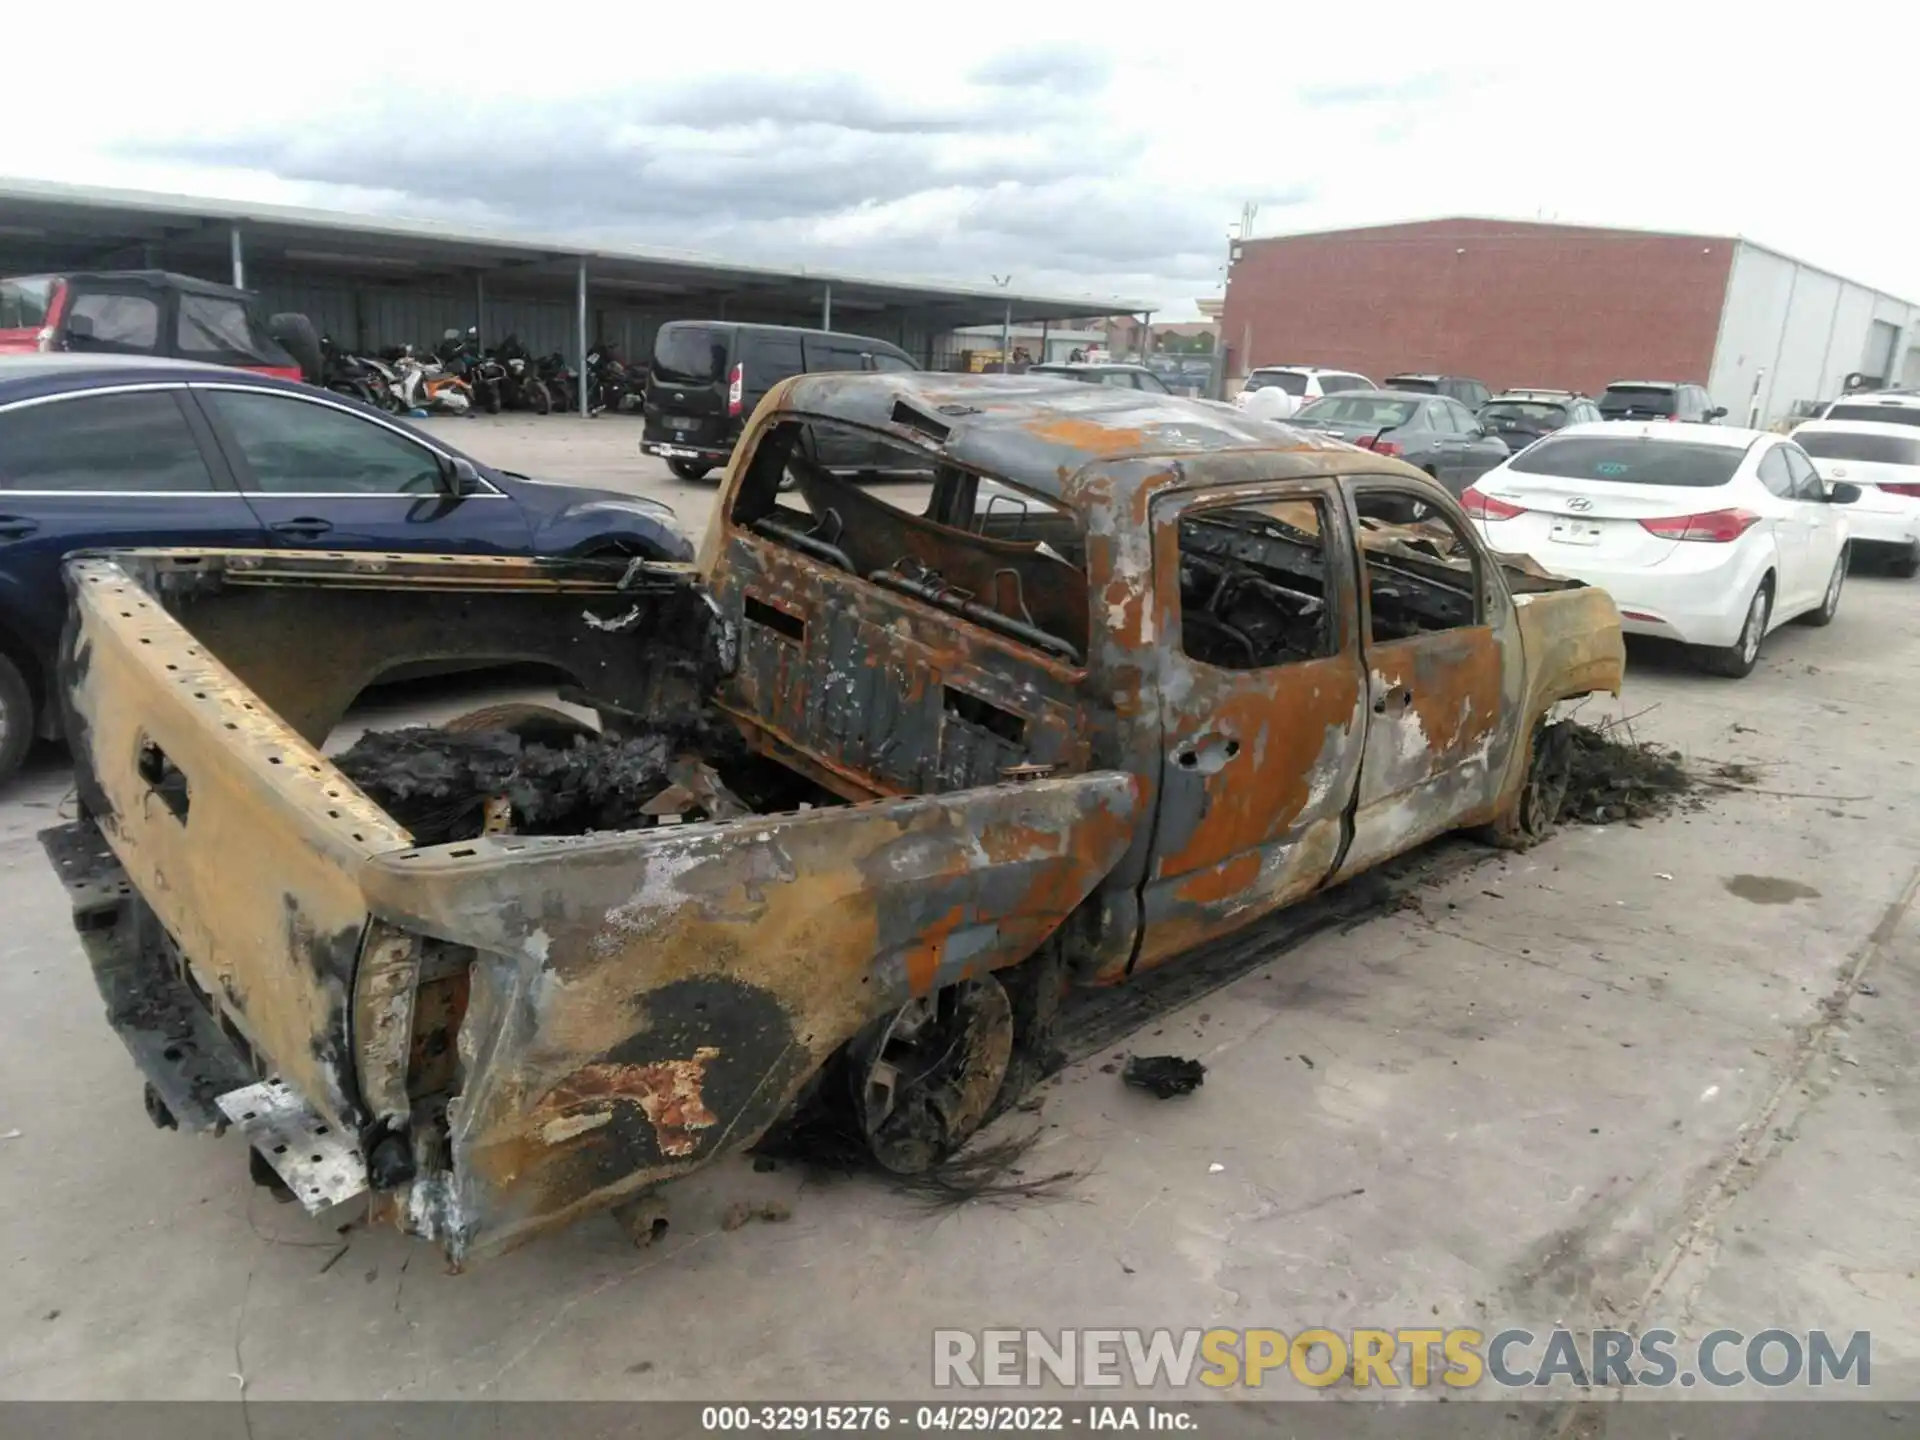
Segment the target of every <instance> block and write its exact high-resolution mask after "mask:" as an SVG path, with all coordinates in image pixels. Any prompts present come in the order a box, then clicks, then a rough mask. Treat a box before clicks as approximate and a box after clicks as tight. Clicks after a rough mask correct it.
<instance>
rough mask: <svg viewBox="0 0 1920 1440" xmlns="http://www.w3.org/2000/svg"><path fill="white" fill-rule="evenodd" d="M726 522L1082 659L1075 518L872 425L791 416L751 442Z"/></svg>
mask: <svg viewBox="0 0 1920 1440" xmlns="http://www.w3.org/2000/svg"><path fill="white" fill-rule="evenodd" d="M731 518H732V520H733V523H734V524H735V525H737V526H739V527H741V528H742V529H745V530H748V531H750V532H751V533H753V534H754V535H757V536H758V537H760V538H761V539H763V540H769V541H772V542H774V543H776V544H779V545H781V546H784V547H785V548H787V549H790V550H794V551H796V552H798V553H799V554H801V555H804V556H806V557H807V558H808V559H809V560H811V561H813V562H814V563H816V564H818V565H822V566H825V567H827V568H829V569H832V570H837V571H842V572H845V573H846V574H848V575H851V576H854V577H856V578H857V579H858V580H860V581H863V582H865V583H867V584H871V585H874V586H877V587H879V588H880V589H883V590H886V591H888V592H889V593H891V594H894V595H902V596H907V597H910V598H911V599H913V600H916V601H919V602H921V603H923V604H927V605H931V606H933V607H934V608H935V609H938V610H941V611H943V612H945V613H947V614H951V615H956V616H958V617H960V618H961V619H963V620H967V621H970V622H972V623H974V624H977V625H980V626H982V627H984V628H986V629H988V630H992V631H994V632H995V633H996V634H999V635H1003V636H1006V637H1008V638H1010V639H1013V640H1016V641H1019V642H1020V643H1022V644H1024V645H1027V646H1030V647H1031V648H1033V649H1036V650H1039V651H1041V652H1042V653H1044V654H1047V655H1049V656H1051V657H1053V658H1056V659H1060V660H1066V661H1068V662H1070V663H1072V664H1076V665H1078V664H1082V663H1084V661H1085V656H1086V648H1087V636H1088V627H1089V609H1088V596H1087V579H1086V537H1085V533H1084V532H1083V530H1082V529H1081V526H1080V521H1079V518H1078V517H1077V516H1075V515H1074V514H1073V513H1072V512H1071V511H1069V510H1067V509H1065V508H1064V507H1062V506H1060V505H1058V504H1056V503H1054V502H1052V501H1050V500H1047V499H1045V498H1043V497H1042V496H1039V495H1036V494H1033V493H1032V492H1030V491H1026V490H1022V489H1021V488H1020V487H1019V486H1018V485H1016V484H1014V483H1012V482H1011V481H1009V480H1006V479H1003V478H1000V477H997V476H989V475H983V474H978V473H976V472H974V471H971V470H968V469H966V468H964V467H962V466H958V465H954V464H952V463H951V462H949V461H947V460H945V459H943V458H942V457H940V456H938V455H936V454H932V453H930V452H929V451H928V450H926V449H923V448H921V447H918V446H915V445H911V444H908V443H906V442H904V441H901V440H897V439H895V438H893V437H891V436H888V435H883V434H881V433H879V432H877V431H871V430H863V429H860V428H858V427H855V426H850V425H840V424H835V423H832V422H828V421H818V420H808V421H799V420H791V421H785V422H782V423H781V424H779V425H776V426H774V427H773V428H772V429H771V430H769V431H768V432H767V433H766V434H765V435H764V436H763V437H762V438H761V440H760V442H759V443H758V445H757V446H756V447H755V449H754V455H753V459H752V461H751V462H750V463H749V465H748V467H747V472H746V474H745V475H744V476H743V477H742V480H741V484H740V487H739V491H738V493H737V495H736V496H735V499H734V502H733V509H732V512H731Z"/></svg>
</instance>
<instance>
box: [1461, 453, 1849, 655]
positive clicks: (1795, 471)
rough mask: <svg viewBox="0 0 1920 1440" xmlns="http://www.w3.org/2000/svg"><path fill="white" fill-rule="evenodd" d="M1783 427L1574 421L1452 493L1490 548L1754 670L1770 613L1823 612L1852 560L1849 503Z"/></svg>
mask: <svg viewBox="0 0 1920 1440" xmlns="http://www.w3.org/2000/svg"><path fill="white" fill-rule="evenodd" d="M1859 498H1860V492H1859V490H1858V489H1857V488H1856V487H1855V486H1853V485H1850V484H1836V485H1832V486H1829V485H1828V484H1827V482H1825V481H1823V480H1822V479H1821V477H1820V475H1819V473H1818V472H1817V471H1816V470H1815V469H1814V466H1813V462H1812V461H1811V460H1810V459H1808V457H1807V455H1806V452H1805V451H1803V450H1802V449H1801V448H1800V447H1799V446H1798V445H1796V444H1794V443H1793V442H1792V441H1791V440H1789V439H1786V438H1785V437H1783V436H1780V435H1774V434H1770V433H1767V432H1765V431H1760V430H1739V429H1734V428H1731V427H1729V426H1724V425H1690V424H1674V423H1670V422H1664V421H1663V422H1659V423H1653V424H1649V423H1644V422H1640V421H1605V422H1602V423H1600V424H1588V425H1569V426H1568V427H1567V428H1566V429H1564V430H1560V431H1557V432H1556V433H1554V434H1552V435H1550V436H1548V437H1547V438H1546V439H1544V440H1541V441H1538V442H1537V443H1535V444H1533V445H1530V446H1528V447H1527V448H1526V449H1525V450H1522V451H1521V452H1520V453H1519V454H1517V455H1514V456H1512V457H1510V458H1509V459H1508V460H1506V461H1505V462H1504V463H1503V464H1501V465H1498V466H1496V467H1495V468H1494V469H1492V470H1489V471H1488V472H1487V473H1486V474H1485V475H1482V476H1481V477H1480V478H1479V479H1478V480H1476V481H1475V482H1474V483H1473V485H1472V486H1471V487H1470V488H1469V489H1468V490H1467V491H1466V493H1465V494H1464V495H1462V496H1461V497H1460V502H1461V504H1462V505H1463V506H1464V507H1465V509H1466V512H1467V514H1468V516H1469V517H1470V518H1471V519H1472V521H1473V523H1474V525H1475V526H1476V527H1477V528H1478V529H1479V531H1480V533H1481V535H1482V536H1484V537H1485V539H1486V542H1487V544H1488V545H1490V546H1492V547H1493V548H1494V549H1496V550H1505V551H1512V552H1518V553H1521V554H1525V555H1531V556H1532V557H1533V558H1534V559H1536V560H1538V561H1539V562H1540V563H1541V564H1542V565H1545V566H1546V567H1547V568H1548V569H1550V570H1552V571H1554V572H1556V573H1557V574H1561V575H1565V576H1568V577H1570V578H1572V579H1575V580H1584V581H1586V582H1587V583H1588V584H1590V585H1598V586H1600V587H1601V588H1602V589H1605V590H1606V591H1608V592H1609V593H1610V594H1611V595H1612V596H1613V598H1614V603H1615V604H1617V605H1618V606H1619V607H1620V619H1621V628H1622V629H1624V630H1626V631H1627V632H1628V633H1629V634H1640V635H1661V636H1665V637H1667V638H1668V639H1673V640H1679V641H1682V642H1684V643H1686V644H1688V645H1692V646H1695V647H1697V648H1698V650H1699V652H1700V656H1701V659H1702V660H1703V661H1704V662H1705V664H1706V666H1707V668H1709V669H1711V670H1713V671H1715V672H1717V673H1719V674H1722V675H1731V676H1735V677H1738V676H1742V675H1746V674H1748V673H1750V672H1751V671H1752V669H1753V666H1754V662H1755V660H1757V659H1758V658H1759V655H1760V642H1761V640H1762V638H1764V637H1765V635H1766V634H1767V632H1768V631H1769V630H1771V629H1773V628H1774V627H1775V626H1776V625H1781V624H1784V623H1785V622H1786V621H1788V620H1791V619H1793V618H1795V617H1796V616H1805V617H1806V619H1807V622H1808V623H1809V624H1813V625H1825V624H1826V623H1827V622H1828V621H1830V620H1832V619H1833V615H1834V611H1835V610H1837V609H1838V608H1839V605H1840V588H1841V586H1842V584H1843V583H1844V582H1845V580H1846V574H1847V542H1848V526H1847V519H1846V511H1845V509H1844V508H1843V507H1844V506H1846V505H1849V504H1851V503H1852V502H1853V501H1855V500H1857V499H1859Z"/></svg>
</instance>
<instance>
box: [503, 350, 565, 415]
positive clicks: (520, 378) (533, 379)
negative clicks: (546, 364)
mask: <svg viewBox="0 0 1920 1440" xmlns="http://www.w3.org/2000/svg"><path fill="white" fill-rule="evenodd" d="M492 356H493V359H494V360H495V361H497V362H498V363H499V364H500V365H502V366H504V367H505V378H504V379H503V380H502V381H501V385H500V399H501V401H502V403H504V404H505V405H506V407H507V408H508V409H509V410H531V411H533V412H534V414H536V415H545V414H547V413H548V412H549V411H551V410H552V409H553V393H552V392H551V391H550V390H548V389H547V385H546V382H545V381H544V380H542V379H541V378H540V370H539V366H538V365H537V364H536V363H535V362H534V359H533V357H532V356H531V355H529V354H527V352H526V349H525V347H524V346H522V345H521V343H520V341H519V340H518V339H517V338H516V337H515V336H512V335H509V336H508V337H507V338H506V339H505V340H502V341H501V342H500V343H499V345H497V346H495V347H494V349H493V352H492Z"/></svg>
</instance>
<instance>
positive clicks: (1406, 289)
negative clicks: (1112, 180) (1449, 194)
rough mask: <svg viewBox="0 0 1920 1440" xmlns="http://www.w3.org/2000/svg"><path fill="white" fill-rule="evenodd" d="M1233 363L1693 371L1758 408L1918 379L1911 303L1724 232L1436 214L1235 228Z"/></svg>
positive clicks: (1780, 407) (1515, 376) (1496, 374)
mask: <svg viewBox="0 0 1920 1440" xmlns="http://www.w3.org/2000/svg"><path fill="white" fill-rule="evenodd" d="M1220 328H1221V334H1222V338H1223V343H1225V344H1226V346H1227V347H1228V349H1229V355H1230V369H1231V371H1232V372H1233V373H1235V374H1244V373H1245V371H1246V370H1248V369H1250V368H1252V366H1254V365H1270V364H1297V365H1329V366H1341V367H1348V368H1352V369H1356V370H1359V371H1360V372H1361V373H1362V374H1367V375H1372V376H1374V377H1375V378H1376V379H1378V378H1380V377H1383V376H1386V375H1389V374H1392V373H1394V372H1396V371H1423V370H1424V371H1440V372H1444V373H1449V374H1458V375H1472V376H1475V377H1477V378H1478V379H1481V380H1484V381H1486V382H1487V383H1488V384H1489V385H1491V386H1493V387H1494V388H1495V389H1500V388H1502V387H1506V386H1520V385H1537V386H1552V387H1558V388H1567V389H1574V390H1584V391H1586V392H1588V393H1590V394H1591V393H1596V392H1597V391H1598V390H1599V389H1600V388H1601V387H1603V386H1605V385H1606V384H1607V382H1608V381H1610V380H1615V379H1621V378H1634V379H1663V380H1689V381H1695V382H1698V383H1701V384H1704V385H1706V386H1707V388H1708V389H1709V390H1710V391H1711V392H1712V394H1713V397H1714V402H1715V403H1716V404H1720V405H1725V406H1726V407H1727V410H1728V413H1729V415H1730V416H1731V417H1733V418H1735V419H1736V420H1741V419H1744V418H1745V417H1746V416H1747V415H1748V414H1749V411H1750V409H1751V410H1752V412H1753V413H1755V414H1757V415H1758V416H1759V418H1760V419H1761V420H1762V422H1763V423H1764V422H1766V421H1770V420H1773V419H1776V418H1779V417H1780V416H1781V415H1784V414H1785V413H1786V412H1787V410H1788V409H1789V408H1790V407H1791V406H1792V405H1793V404H1794V402H1796V401H1803V400H1813V399H1817V398H1821V397H1823V396H1829V395H1832V394H1834V393H1836V392H1837V391H1838V390H1839V388H1840V386H1841V383H1842V381H1843V380H1844V379H1845V377H1846V376H1847V375H1848V374H1850V373H1853V372H1864V373H1867V374H1873V375H1882V376H1886V377H1888V378H1890V379H1894V380H1899V381H1911V382H1914V383H1920V348H1917V347H1920V306H1915V305H1912V304H1909V303H1908V302H1905V301H1902V300H1898V299H1895V298H1894V297H1892V296H1890V295H1885V294H1882V293H1880V292H1877V291H1874V290H1871V289H1869V288H1867V287H1866V286H1863V285H1859V284H1856V283H1855V282H1852V281H1849V280H1843V279H1841V278H1840V277H1838V276H1836V275H1832V274H1829V273H1828V272H1826V271H1823V270H1817V269H1814V268H1813V267H1811V266H1808V265H1805V264H1802V263H1801V262H1799V261H1797V260H1794V259H1792V258H1790V257H1788V256H1784V255H1780V254H1778V253H1776V252H1774V251H1771V250H1767V249H1765V248H1764V247H1762V246H1758V245H1755V244H1754V243H1753V242H1752V241H1749V240H1744V239H1741V238H1739V237H1736V236H1715V235H1679V234H1660V233H1656V232H1652V231H1639V230H1607V229H1600V228H1593V227H1585V226H1574V225H1557V224H1541V223H1534V222H1526V221H1508V220H1480V219H1445V220H1425V221H1416V222H1412V223H1408V224H1398V225H1376V226H1369V227H1365V228H1361V229H1354V230H1338V231H1325V232H1321V233H1318V234H1311V235H1282V236H1274V237H1271V238H1267V239H1255V240H1247V241H1243V242H1241V243H1240V244H1239V245H1238V247H1237V248H1236V258H1235V260H1234V262H1233V265H1232V267H1231V269H1230V270H1229V271H1228V279H1227V293H1226V299H1225V303H1224V305H1223V306H1222V313H1221V327H1220Z"/></svg>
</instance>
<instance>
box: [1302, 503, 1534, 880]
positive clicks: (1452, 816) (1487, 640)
mask: <svg viewBox="0 0 1920 1440" xmlns="http://www.w3.org/2000/svg"><path fill="white" fill-rule="evenodd" d="M1348 483H1349V487H1350V498H1351V502H1352V507H1353V508H1352V510H1351V512H1350V513H1351V515H1352V517H1353V518H1354V521H1355V534H1356V535H1358V536H1360V537H1361V544H1360V545H1359V547H1358V552H1357V553H1358V557H1359V560H1360V564H1359V573H1360V599H1361V633H1362V647H1363V650H1364V653H1365V656H1366V683H1367V717H1366V720H1367V730H1366V746H1365V754H1364V757H1363V758H1362V760H1361V764H1360V784H1359V793H1358V795H1357V797H1356V800H1355V804H1354V813H1353V839H1352V842H1351V844H1350V845H1349V846H1348V849H1347V854H1346V858H1345V859H1344V860H1343V861H1342V862H1341V866H1340V874H1339V877H1337V878H1340V879H1345V878H1346V877H1348V876H1350V875H1355V874H1358V873H1359V872H1360V871H1362V870H1365V869H1367V868H1369V867H1370V866H1373V865H1376V864H1378V863H1379V862H1380V861H1382V860H1385V859H1387V858H1389V857H1390V856H1393V855H1397V854H1399V853H1401V852H1402V851H1405V850H1408V849H1411V848H1412V847H1413V846H1415V845H1418V844H1420V843H1422V842H1423V841H1425V840H1428V839H1431V838H1432V837H1433V836H1435V835H1439V834H1441V833H1443V832H1445V831H1447V830H1451V829H1455V828H1457V827H1459V826H1462V825H1470V824H1475V823H1478V822H1480V821H1483V820H1486V819H1488V818H1490V816H1491V813H1492V809H1493V803H1494V799H1495V792H1496V791H1497V789H1498V787H1499V783H1500V776H1501V774H1502V772H1503V770H1504V767H1505V764H1506V760H1507V756H1508V750H1509V748H1510V747H1511V745H1512V743H1513V732H1514V729H1515V719H1514V717H1515V714H1516V713H1517V711H1518V709H1519V700H1520V687H1521V682H1522V678H1523V675H1524V657H1523V656H1522V655H1521V653H1520V649H1519V639H1518V632H1517V630H1516V627H1515V626H1514V624H1513V620H1512V604H1511V601H1510V600H1509V599H1508V597H1507V594H1506V590H1505V588H1504V586H1502V585H1501V583H1500V581H1499V579H1498V577H1497V574H1496V573H1495V567H1494V566H1493V565H1492V563H1491V561H1490V560H1489V559H1488V557H1487V556H1486V554H1485V552H1484V551H1483V550H1482V548H1481V547H1480V546H1479V545H1478V544H1477V543H1476V542H1475V541H1474V539H1473V538H1472V536H1471V535H1469V534H1467V533H1466V531H1465V528H1464V527H1463V526H1462V525H1461V523H1460V522H1459V521H1458V520H1457V519H1456V518H1454V517H1453V516H1451V515H1448V514H1447V513H1446V512H1444V511H1441V510H1438V509H1437V508H1436V507H1433V506H1431V505H1429V506H1428V509H1427V513H1426V515H1425V517H1424V518H1425V519H1427V520H1429V521H1437V522H1440V523H1444V524H1445V525H1446V526H1448V527H1449V528H1450V529H1451V530H1452V531H1453V532H1454V541H1455V553H1457V554H1460V555H1464V556H1468V557H1471V559H1472V562H1473V563H1472V569H1471V572H1469V571H1468V570H1466V569H1461V570H1459V571H1458V572H1457V575H1454V576H1451V577H1449V576H1448V575H1447V574H1446V567H1445V566H1443V565H1441V564H1439V563H1438V562H1427V563H1424V564H1423V563H1422V561H1421V559H1420V557H1419V555H1418V554H1417V553H1413V552H1410V551H1409V550H1408V549H1407V548H1406V547H1404V546H1402V545H1399V544H1396V543H1395V542H1391V541H1384V540H1370V539H1367V538H1366V536H1365V531H1364V525H1363V521H1362V517H1368V516H1371V517H1373V518H1379V519H1387V520H1395V519H1400V518H1404V516H1405V515H1406V514H1407V513H1408V507H1409V506H1411V505H1413V504H1416V503H1420V502H1424V501H1426V500H1427V498H1428V497H1426V496H1424V495H1422V494H1420V493H1418V492H1415V491H1413V490H1411V489H1406V488H1398V487H1396V485H1395V483H1394V482H1393V481H1390V480H1384V479H1380V480H1375V479H1366V478H1361V479H1358V480H1354V481H1350V482H1348Z"/></svg>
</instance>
